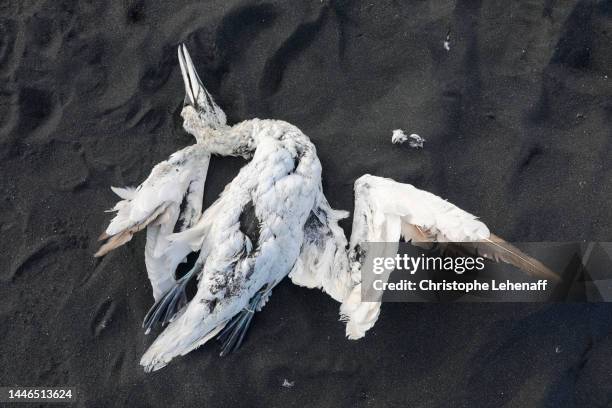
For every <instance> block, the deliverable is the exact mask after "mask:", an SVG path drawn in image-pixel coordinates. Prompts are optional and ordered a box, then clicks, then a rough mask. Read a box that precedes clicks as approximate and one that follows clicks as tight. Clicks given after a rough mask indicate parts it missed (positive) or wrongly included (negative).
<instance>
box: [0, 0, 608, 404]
mask: <svg viewBox="0 0 612 408" xmlns="http://www.w3.org/2000/svg"><path fill="white" fill-rule="evenodd" d="M611 23H612V3H611V2H609V1H563V2H555V1H544V2H539V1H522V2H512V3H511V4H509V3H507V2H504V1H487V2H484V1H483V2H481V1H457V2H450V1H438V0H433V1H411V2H400V1H380V2H360V1H327V0H325V1H303V2H276V1H270V2H249V1H225V0H224V1H221V0H219V1H210V2H185V1H173V2H158V1H145V0H141V1H122V2H112V5H109V3H107V2H98V1H76V0H75V1H61V0H48V1H18V0H9V1H5V2H3V3H2V4H1V5H0V174H2V177H1V179H0V192H1V194H0V232H1V238H0V250H1V252H2V257H0V328H1V330H2V333H3V335H2V340H0V385H21V386H34V385H46V386H51V385H54V386H62V385H70V386H74V387H77V388H79V390H81V392H82V399H81V401H80V403H79V404H78V406H87V407H91V406H100V407H101V406H127V405H128V404H129V406H134V407H141V406H142V407H145V406H147V407H149V406H160V407H162V406H179V405H182V406H207V407H212V406H231V407H254V406H261V407H264V406H265V407H288V406H297V407H301V406H305V405H308V406H329V407H332V406H333V407H337V406H344V407H366V406H368V407H369V406H413V407H446V406H451V405H455V406H466V407H468V406H469V407H474V406H502V405H503V404H506V405H504V406H509V407H510V406H511V407H526V406H544V407H560V406H563V407H584V406H589V407H598V406H601V407H603V406H609V404H611V403H612V374H611V371H610V369H609V367H610V354H611V350H612V348H611V347H612V336H611V335H610V333H611V330H610V329H611V328H612V307H610V306H609V305H606V304H593V305H583V304H575V305H527V304H520V305H511V304H503V305H478V304H476V305H468V304H451V305H447V304H444V305H426V304H386V305H384V307H383V311H382V315H381V319H380V320H379V322H378V324H377V325H376V327H375V328H374V329H373V330H371V332H370V333H368V335H367V337H366V338H365V339H363V340H360V341H357V342H351V341H348V340H345V338H344V325H343V324H341V323H340V322H338V321H337V320H338V305H337V304H335V303H334V302H333V301H332V300H331V299H329V298H328V297H327V296H326V295H324V294H322V293H319V292H316V291H309V290H306V289H303V288H298V287H295V286H293V285H292V284H291V283H290V282H285V283H284V284H281V285H280V286H279V287H278V288H277V289H275V291H274V294H273V296H272V299H271V301H270V302H269V304H268V305H267V306H266V307H265V309H264V312H263V313H260V314H258V315H257V316H256V317H255V321H254V325H253V327H252V328H251V330H250V333H249V335H248V339H247V341H246V342H245V344H244V346H243V347H242V348H241V349H240V351H239V352H238V353H236V354H234V355H231V356H229V357H227V358H219V357H218V352H219V349H218V346H217V345H216V344H210V345H207V346H205V347H202V348H201V349H199V350H197V351H195V352H192V353H191V354H189V356H187V357H186V358H180V359H177V360H176V361H174V362H173V363H172V364H170V365H169V366H168V367H166V368H165V369H163V370H162V371H160V372H157V373H154V374H150V375H145V374H144V372H143V371H142V369H141V367H140V366H139V365H138V361H139V359H140V356H141V355H142V354H143V352H144V351H145V349H146V347H147V346H148V345H149V344H150V343H151V342H152V340H153V337H152V336H145V335H144V333H143V331H142V329H141V321H142V318H143V317H144V315H145V313H146V311H147V309H148V307H149V306H150V305H151V303H152V295H151V290H150V288H149V287H148V281H147V278H146V272H145V269H144V258H143V253H144V250H143V247H144V236H142V235H141V236H138V237H136V238H135V239H134V240H133V241H132V242H130V243H129V244H128V245H126V246H124V247H122V248H121V249H119V250H117V251H115V252H113V253H111V254H109V255H108V256H106V257H105V258H104V259H99V260H96V259H94V258H93V257H92V254H93V253H94V252H95V249H96V247H97V245H98V244H97V242H96V238H97V236H98V235H99V234H100V232H101V230H102V229H103V227H104V226H105V225H106V223H107V222H108V220H109V215H108V214H105V213H103V210H105V209H107V208H110V207H111V206H112V205H113V204H114V202H115V200H116V197H114V196H113V194H112V193H111V191H110V189H109V186H110V185H115V186H123V185H137V184H138V183H140V182H141V181H142V180H144V179H145V177H146V176H147V175H148V173H149V171H150V169H151V168H152V166H153V165H154V164H155V163H157V162H159V161H161V160H163V159H165V158H166V157H167V156H168V155H169V154H170V153H172V152H174V151H176V150H178V149H179V148H181V147H183V146H186V145H188V144H190V143H192V139H191V137H190V136H189V135H187V134H185V132H184V131H183V130H182V128H181V121H180V118H179V112H180V109H181V106H182V102H183V97H184V95H183V85H182V83H181V76H180V70H179V65H178V62H177V60H176V47H177V45H178V44H179V43H181V42H185V43H186V44H187V46H188V48H189V50H190V52H191V55H192V56H193V59H194V61H195V63H196V65H197V67H198V70H199V73H200V76H201V77H202V79H203V81H204V82H205V84H206V86H207V87H208V89H209V90H210V91H211V93H212V94H213V95H214V96H215V97H216V99H217V101H218V103H219V105H220V106H222V107H223V109H224V110H225V112H226V113H227V114H228V119H229V121H231V122H232V123H234V122H236V121H240V120H244V119H249V118H253V117H261V118H276V119H284V120H287V121H289V122H291V123H293V124H295V125H297V126H299V127H300V128H301V129H302V130H303V131H304V132H305V133H306V134H308V135H309V136H310V137H311V139H312V140H313V141H314V143H315V144H316V145H317V149H318V152H319V155H320V157H321V160H322V164H323V167H324V183H325V188H326V192H327V195H328V198H329V200H330V202H331V204H332V206H334V207H335V208H339V209H346V210H352V206H353V193H352V184H353V182H354V180H355V179H356V178H357V177H359V176H361V175H362V174H364V173H371V174H376V175H380V176H388V177H393V178H395V179H396V180H398V181H401V182H408V183H412V184H415V185H416V186H418V187H419V188H423V189H426V190H429V191H431V192H433V193H435V194H439V195H441V196H443V197H445V198H447V199H449V200H450V201H451V202H453V203H455V204H457V205H458V206H460V207H461V208H464V209H466V210H467V211H470V212H472V213H475V214H478V215H479V216H480V217H481V218H482V220H483V221H484V222H486V223H487V224H488V225H489V226H490V227H491V229H492V230H493V231H495V232H496V233H497V234H499V235H500V236H502V237H504V238H506V239H509V240H515V241H529V240H534V241H545V240H559V241H563V240H568V241H578V240H583V239H588V240H608V241H609V240H611V238H612V237H611V236H610V231H611V226H612V221H611V220H612V217H611V215H612V201H611V200H610V197H611V196H612V167H611V166H610V159H611V157H612V134H611V124H612V71H609V70H610V67H612V48H611V47H610V44H611V43H612V42H611V36H612V29H610V27H611V25H610V24H611ZM449 30H450V33H451V35H450V50H449V51H447V50H446V49H444V46H443V42H444V40H445V38H446V34H447V32H448V31H449ZM397 128H401V129H405V130H406V132H408V133H418V134H419V135H422V136H423V137H424V138H426V139H427V144H426V145H425V148H424V149H422V150H413V149H409V148H407V147H402V146H397V145H392V144H391V143H390V141H389V135H390V132H391V130H392V129H397ZM242 164H243V162H242V161H241V160H238V159H219V160H217V159H215V160H213V161H212V164H211V168H210V172H209V180H207V187H206V197H205V201H206V204H207V205H208V204H210V203H211V202H212V201H213V200H214V199H215V198H216V196H217V195H218V193H219V192H220V191H221V189H222V188H223V186H224V185H225V184H226V183H227V182H228V181H230V180H231V178H232V177H233V176H234V175H235V174H236V172H237V171H238V169H239V168H240V166H242ZM349 225H350V223H349V222H346V223H345V224H344V226H345V227H346V228H348V227H349ZM285 379H288V380H289V381H291V382H295V385H294V386H293V387H291V388H286V387H283V386H282V384H283V382H284V380H285Z"/></svg>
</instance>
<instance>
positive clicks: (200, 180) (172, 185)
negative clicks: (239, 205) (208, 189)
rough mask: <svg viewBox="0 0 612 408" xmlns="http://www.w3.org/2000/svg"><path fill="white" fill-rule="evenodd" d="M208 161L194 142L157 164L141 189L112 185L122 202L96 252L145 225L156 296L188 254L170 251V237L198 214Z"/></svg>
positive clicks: (120, 242) (112, 246) (122, 240)
mask: <svg viewBox="0 0 612 408" xmlns="http://www.w3.org/2000/svg"><path fill="white" fill-rule="evenodd" d="M209 162H210V154H209V153H208V152H207V151H206V150H205V148H204V147H203V146H201V145H197V144H196V145H192V146H189V147H186V148H184V149H182V150H179V151H178V152H176V153H174V154H173V155H172V156H170V158H169V159H168V160H166V161H163V162H161V163H159V164H157V165H156V166H155V167H154V168H153V170H152V171H151V174H150V175H149V177H148V178H147V179H146V180H145V181H144V182H143V183H142V184H141V185H140V186H138V187H137V188H135V189H134V188H112V190H113V191H114V192H115V193H116V194H117V195H118V196H119V197H120V198H122V200H121V201H119V202H118V203H117V204H116V205H115V207H114V208H113V209H112V210H110V211H114V212H116V215H115V217H114V218H113V220H112V221H111V222H110V224H109V226H108V228H107V229H106V231H105V232H104V234H102V236H101V237H100V239H101V240H103V239H106V242H105V243H104V244H103V245H102V246H101V247H100V249H99V250H98V252H96V254H95V255H94V256H96V257H100V256H103V255H105V254H107V253H108V252H110V251H112V250H113V249H115V248H117V247H119V246H121V245H123V244H125V243H126V242H128V241H130V240H131V239H132V236H133V235H134V234H135V233H136V232H138V231H141V230H143V229H145V228H147V244H146V247H145V263H146V266H147V273H148V274H149V279H150V280H151V284H152V286H153V295H154V297H155V298H156V299H158V298H159V296H161V295H162V294H163V293H164V292H165V291H166V290H168V288H169V287H170V286H171V285H172V284H173V283H174V270H175V269H176V266H177V265H178V263H180V262H181V261H182V260H183V258H184V257H185V256H186V255H187V254H188V253H189V251H187V250H186V249H185V248H183V249H185V250H182V251H179V252H176V251H175V252H173V253H171V254H167V251H168V247H169V245H170V241H169V240H168V236H170V235H171V234H172V233H173V232H179V231H183V230H185V229H187V228H189V227H191V226H193V225H194V224H195V223H196V222H197V221H198V219H199V218H200V216H201V214H202V200H203V194H204V183H205V181H206V175H207V172H208V165H209Z"/></svg>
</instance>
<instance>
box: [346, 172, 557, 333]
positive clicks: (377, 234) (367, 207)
mask: <svg viewBox="0 0 612 408" xmlns="http://www.w3.org/2000/svg"><path fill="white" fill-rule="evenodd" d="M402 237H403V238H404V239H405V240H406V241H409V242H412V243H415V244H418V245H423V243H425V245H427V243H428V242H443V243H448V244H446V245H448V246H452V245H457V246H460V247H461V248H462V249H464V250H467V251H469V252H471V253H474V254H479V255H481V256H483V257H486V258H489V259H491V260H494V261H503V262H507V263H509V264H512V265H514V266H516V267H518V268H520V269H522V270H523V271H525V272H527V273H529V274H531V275H534V276H538V277H542V278H546V279H553V280H556V279H558V276H557V275H556V274H555V273H553V272H552V271H551V270H550V269H548V268H547V267H546V266H545V265H543V264H542V263H541V262H539V261H537V260H535V259H533V258H531V257H530V256H528V255H527V254H525V253H523V252H521V251H520V250H519V249H518V248H515V247H514V246H512V245H510V244H509V243H507V242H505V241H504V240H502V239H501V238H499V237H497V236H495V235H493V234H491V233H490V231H489V229H488V228H487V226H486V225H485V224H484V223H483V222H481V221H479V220H478V219H477V218H476V217H475V216H474V215H472V214H470V213H468V212H466V211H464V210H462V209H460V208H459V207H457V206H455V205H453V204H451V203H449V202H448V201H446V200H443V199H442V198H440V197H438V196H436V195H434V194H431V193H428V192H426V191H423V190H419V189H417V188H416V187H414V186H412V185H410V184H402V183H398V182H396V181H393V180H391V179H387V178H382V177H375V176H371V175H365V176H362V177H360V178H359V179H358V180H357V181H356V182H355V213H354V216H353V231H352V234H351V240H350V250H349V259H351V262H352V266H353V269H354V270H360V267H361V265H360V264H359V261H360V259H361V258H362V256H360V254H359V252H360V250H361V246H362V245H363V243H365V242H381V243H383V242H384V243H386V246H384V245H381V246H377V247H376V249H375V250H378V251H381V252H384V256H389V254H390V255H391V256H393V255H394V254H395V253H397V242H399V240H400V238H402ZM357 280H358V281H360V278H358V279H357ZM360 295H361V286H360V285H359V284H358V285H357V286H355V287H354V288H353V290H352V292H351V294H350V296H349V297H348V298H347V300H346V301H345V302H344V303H343V305H342V306H341V315H342V317H343V319H345V320H346V321H347V336H348V337H349V338H360V337H362V336H363V335H364V334H365V332H366V331H367V330H368V329H369V328H371V327H372V326H373V325H374V323H375V322H376V319H378V312H379V309H380V303H375V302H370V303H362V302H361V296H360Z"/></svg>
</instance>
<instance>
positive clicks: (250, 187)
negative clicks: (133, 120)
mask: <svg viewBox="0 0 612 408" xmlns="http://www.w3.org/2000/svg"><path fill="white" fill-rule="evenodd" d="M228 132H231V133H234V134H233V135H232V136H230V137H235V138H236V140H240V142H239V143H236V144H235V145H234V148H235V152H241V154H242V155H245V156H249V155H250V154H252V159H251V161H250V162H249V163H248V164H247V165H245V166H244V167H243V168H242V169H241V170H240V172H239V173H238V175H237V176H236V177H235V178H234V180H233V181H232V182H231V183H230V184H228V186H227V187H226V188H225V190H224V191H223V193H222V194H221V196H220V198H219V199H218V200H217V201H216V202H215V203H214V204H213V205H212V206H211V208H210V209H209V210H208V211H206V212H205V213H204V216H203V217H202V218H201V220H200V222H199V223H198V224H196V225H195V226H194V227H193V228H192V229H191V230H188V231H186V232H185V233H183V234H176V235H175V236H174V237H173V238H172V240H173V241H174V242H176V243H180V242H184V243H186V244H188V246H189V248H190V249H192V250H199V251H200V255H199V258H198V260H197V261H196V266H195V268H196V270H195V274H196V275H199V276H200V278H199V283H198V291H197V294H196V296H195V297H194V299H193V300H192V301H191V302H190V303H189V304H188V305H187V307H186V308H185V310H184V311H183V312H181V313H180V316H178V317H177V318H175V319H174V320H173V321H172V322H171V323H170V324H169V326H168V327H167V328H166V329H165V330H164V332H163V333H162V334H161V335H160V336H159V337H158V339H157V340H156V341H155V343H154V344H153V345H152V346H151V348H150V349H149V350H148V351H147V353H146V354H145V355H144V356H143V359H142V361H141V363H142V364H143V365H144V366H145V367H146V368H147V369H157V368H160V367H162V366H163V365H165V364H166V363H167V362H168V361H170V359H172V358H173V357H175V356H176V355H178V354H185V353H187V352H189V351H190V350H191V349H193V348H195V347H198V346H199V345H200V344H201V343H203V342H205V341H206V340H208V339H209V338H210V336H209V335H210V334H211V333H217V332H219V330H221V329H222V328H223V326H224V325H226V324H227V323H228V322H229V320H230V319H231V318H232V317H234V316H235V315H236V314H237V313H239V312H240V311H241V310H243V309H245V308H246V307H247V305H248V303H249V300H250V299H251V298H253V297H254V296H255V294H256V293H257V292H258V291H260V290H262V288H264V289H265V291H266V292H267V293H269V291H270V290H271V289H272V288H273V287H274V286H276V285H277V284H278V283H279V282H280V281H281V280H282V279H283V278H284V277H285V276H286V275H287V274H288V273H289V272H290V271H291V270H292V269H293V267H294V264H295V263H296V260H297V259H298V257H299V255H300V252H301V248H302V244H303V242H304V238H305V229H304V226H305V224H306V222H307V221H308V219H309V217H311V216H313V214H315V213H316V212H317V211H320V210H319V207H320V204H321V203H322V202H323V203H325V202H326V201H325V198H324V196H323V192H322V186H321V164H320V162H319V159H318V157H317V154H316V149H315V147H314V145H313V144H312V143H311V142H310V140H309V139H308V137H306V136H305V135H304V134H303V133H302V132H301V131H300V130H299V129H297V128H296V127H295V126H292V125H290V124H288V123H286V122H282V121H275V120H258V119H254V120H250V121H245V122H242V123H240V124H237V125H235V126H234V127H233V128H232V129H230V130H228Z"/></svg>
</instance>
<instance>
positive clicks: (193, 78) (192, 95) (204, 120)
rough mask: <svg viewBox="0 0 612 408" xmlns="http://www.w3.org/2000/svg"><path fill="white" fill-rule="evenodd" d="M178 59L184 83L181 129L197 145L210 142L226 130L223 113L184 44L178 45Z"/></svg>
mask: <svg viewBox="0 0 612 408" xmlns="http://www.w3.org/2000/svg"><path fill="white" fill-rule="evenodd" d="M178 58H179V63H180V65H181V74H182V75H183V82H184V83H185V102H184V104H183V110H182V112H181V116H182V117H183V120H184V122H183V127H184V128H185V130H186V131H187V132H189V133H190V134H191V135H193V136H194V137H195V138H196V140H197V142H198V143H206V142H210V139H211V138H215V137H216V136H218V134H219V133H220V132H222V131H224V130H225V129H226V128H227V124H226V122H227V120H226V118H225V113H224V112H223V110H221V108H220V107H219V106H218V105H217V104H216V103H215V101H214V100H213V98H212V96H211V95H210V93H209V92H208V91H207V90H206V88H204V85H203V84H202V81H201V80H200V77H199V76H198V73H197V72H196V70H195V66H194V65H193V61H192V60H191V57H190V56H189V52H188V51H187V48H186V47H185V45H184V44H181V45H179V48H178Z"/></svg>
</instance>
